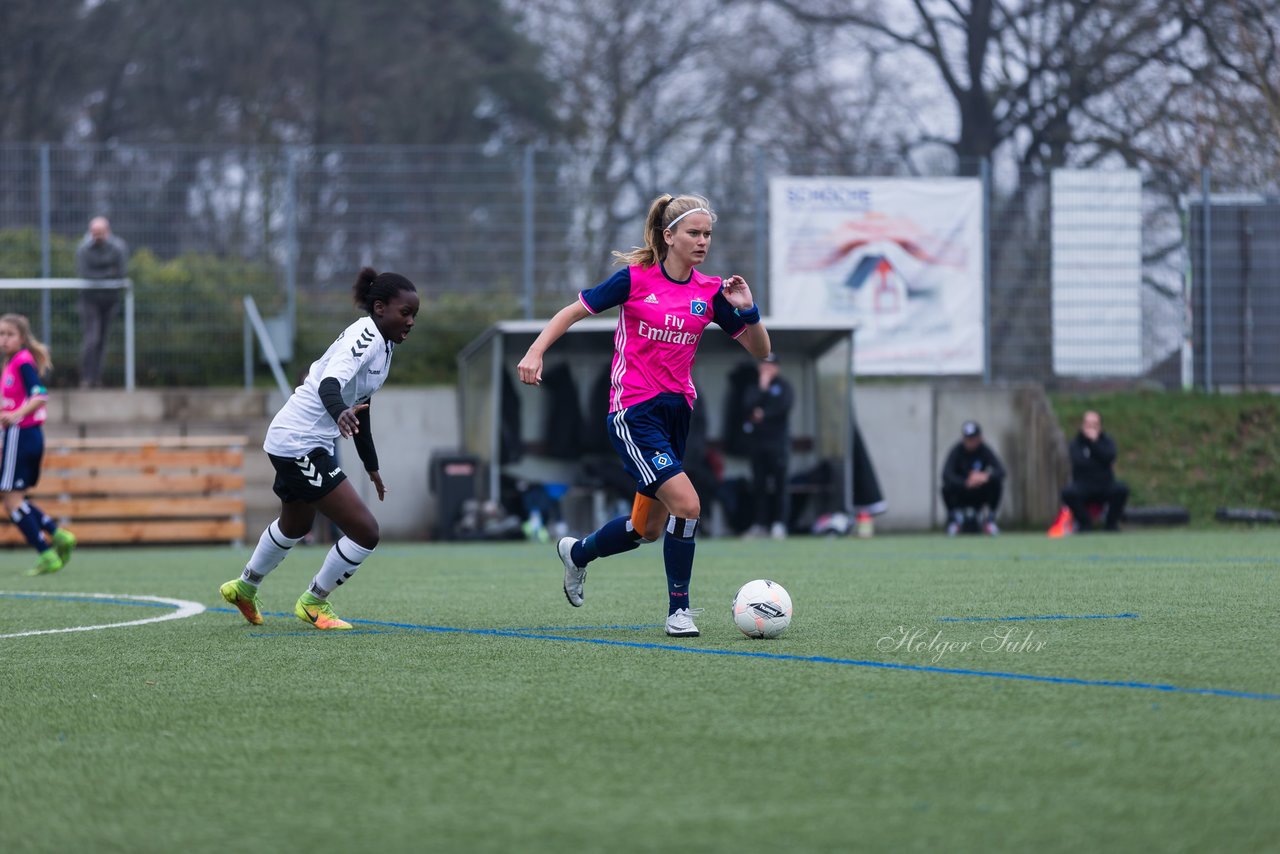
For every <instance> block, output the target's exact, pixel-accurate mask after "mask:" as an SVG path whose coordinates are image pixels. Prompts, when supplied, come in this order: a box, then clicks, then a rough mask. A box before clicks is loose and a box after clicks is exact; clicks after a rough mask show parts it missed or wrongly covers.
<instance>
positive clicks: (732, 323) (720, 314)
mask: <svg viewBox="0 0 1280 854" xmlns="http://www.w3.org/2000/svg"><path fill="white" fill-rule="evenodd" d="M578 299H579V300H580V301H581V302H582V304H583V306H585V307H586V309H587V311H589V312H591V313H592V314H599V313H600V312H602V311H605V310H606V309H609V308H612V307H613V306H615V305H616V306H621V309H620V311H619V315H618V329H617V332H615V333H614V338H613V343H614V354H613V369H612V371H611V374H610V390H609V411H610V412H617V411H618V410H620V409H626V408H627V407H628V406H631V405H633V404H636V403H639V402H641V401H644V400H649V399H650V398H652V397H655V396H657V395H659V394H662V393H663V392H674V393H676V394H683V395H684V396H685V399H686V400H687V401H689V405H690V406H693V401H694V399H696V398H697V396H698V392H697V389H695V388H694V386H693V376H692V372H693V359H694V356H695V355H696V354H697V350H698V342H699V341H701V340H702V332H703V330H705V329H706V328H707V324H709V323H711V322H712V321H715V322H716V324H718V325H719V326H720V328H721V329H723V330H724V331H725V333H726V334H728V335H729V336H730V337H732V338H737V337H738V336H739V335H741V334H742V333H743V331H744V330H745V329H746V328H747V327H746V324H744V323H743V322H742V319H741V318H739V317H738V316H737V315H736V314H734V313H733V307H732V306H730V305H729V301H728V300H726V299H725V298H724V295H723V294H721V293H720V279H718V278H716V277H713V276H706V275H703V274H702V273H699V272H698V271H697V270H694V271H692V273H691V274H690V276H689V280H688V281H687V282H676V281H672V280H671V279H669V278H667V275H666V273H665V272H664V271H663V269H662V265H660V264H659V265H655V266H653V267H628V268H627V269H626V270H619V271H618V272H617V273H616V274H614V275H613V276H612V277H611V278H610V279H609V280H608V281H605V282H603V283H601V284H599V285H596V286H595V287H594V288H591V289H589V290H585V291H583V292H582V293H580V294H578Z"/></svg>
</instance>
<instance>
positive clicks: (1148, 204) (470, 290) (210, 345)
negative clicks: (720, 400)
mask: <svg viewBox="0 0 1280 854" xmlns="http://www.w3.org/2000/svg"><path fill="white" fill-rule="evenodd" d="M689 164H691V165H684V166H681V167H678V168H679V173H680V174H678V175H674V174H670V170H673V169H676V168H677V167H674V166H672V165H671V164H669V163H667V162H665V161H662V160H659V159H657V158H655V159H654V161H653V162H636V161H635V160H634V159H628V157H627V155H625V154H622V153H615V152H600V151H591V150H577V149H573V150H570V149H554V150H548V149H539V148H515V147H510V148H503V147H497V148H473V147H466V148H463V147H343V148H284V149H282V148H225V147H220V148H212V147H198V146H150V147H130V146H111V147H85V146H75V147H71V146H60V145H3V146H0V277H2V278H31V277H69V276H73V275H74V266H73V258H72V256H73V252H74V248H75V245H76V243H77V242H78V241H79V240H80V239H81V237H82V236H83V234H84V232H85V228H86V225H87V223H88V221H89V219H90V218H91V217H93V216H96V215H105V216H108V217H109V218H110V220H111V224H112V228H113V231H114V232H115V233H116V234H117V235H118V236H120V237H122V238H123V239H125V240H126V241H127V242H128V244H129V246H130V249H131V251H132V262H131V267H130V271H129V272H130V277H131V278H132V279H133V281H134V282H135V287H136V298H137V333H138V348H139V352H138V366H137V367H138V382H139V384H140V385H143V386H146V385H210V384H213V385H232V384H237V383H239V382H242V381H243V365H242V356H241V348H240V346H239V342H240V340H241V335H242V329H243V322H244V320H243V311H244V309H243V305H244V303H243V298H244V296H246V295H250V296H253V297H255V299H256V300H257V302H258V304H259V305H260V306H261V307H262V308H263V312H264V314H266V315H268V320H269V321H270V320H271V316H273V315H274V316H275V319H276V320H275V323H270V322H269V323H268V325H269V326H271V327H272V328H273V329H276V330H277V331H282V341H281V342H279V343H281V344H282V347H281V349H283V350H284V351H285V354H286V355H288V354H289V353H290V352H291V351H296V355H295V359H294V362H293V364H292V365H291V370H292V371H293V372H294V373H299V372H300V371H301V370H302V369H303V368H305V364H304V363H303V360H304V359H305V358H309V357H311V356H312V355H314V354H315V353H318V352H320V350H322V349H323V347H324V346H325V345H326V344H327V342H328V340H329V339H330V338H331V337H332V335H333V333H334V331H335V330H336V329H337V328H339V327H340V326H341V325H342V324H343V323H345V322H347V321H348V320H349V319H351V318H352V317H354V313H353V311H352V309H351V307H350V305H349V301H348V299H347V294H348V288H349V286H350V283H351V282H352V281H353V280H354V276H355V272H356V270H357V269H358V267H359V266H361V265H362V264H372V265H374V266H376V267H378V268H380V269H393V270H397V271H400V272H403V273H405V274H406V275H408V276H410V278H412V279H413V280H414V281H416V282H417V283H418V284H419V286H420V288H421V289H422V290H423V291H424V292H425V295H426V296H427V298H428V302H427V306H428V308H427V311H426V312H424V315H423V317H422V318H421V322H420V329H421V330H422V331H423V332H424V333H426V334H425V335H424V336H422V337H425V338H427V339H428V345H427V346H425V347H423V348H422V350H421V354H420V355H419V357H418V358H419V362H418V363H417V364H416V367H415V368H414V369H413V370H412V371H410V372H408V373H407V374H406V372H404V371H403V370H399V371H398V372H397V373H398V375H399V377H401V378H406V377H409V376H412V377H414V378H419V379H421V378H428V379H440V380H447V379H448V378H449V377H450V376H451V375H452V371H453V369H454V364H453V361H452V354H453V353H455V352H456V351H457V350H458V349H460V346H461V344H462V343H465V341H466V340H468V339H469V338H470V337H471V336H472V335H473V334H475V333H476V332H477V331H478V330H479V329H481V328H482V327H483V326H484V325H486V324H487V323H488V322H490V321H492V320H496V319H500V318H519V317H546V316H549V315H550V314H551V313H552V312H554V311H555V310H556V309H558V308H559V307H560V306H562V305H563V304H565V303H566V302H567V301H568V300H569V299H571V298H572V295H573V293H574V292H575V291H576V290H577V289H579V288H582V287H586V286H589V285H591V284H593V283H594V282H595V281H598V280H600V279H602V278H604V277H605V276H606V275H607V274H608V273H609V271H610V259H609V250H610V249H615V248H619V249H623V248H627V247H630V246H632V245H634V244H635V243H636V242H637V241H638V239H639V236H640V222H641V219H642V217H643V214H644V210H645V207H646V205H647V203H648V201H649V199H650V198H652V196H654V195H656V194H657V193H658V192H663V191H672V190H674V191H682V190H689V189H691V190H694V191H698V192H703V193H705V194H706V195H708V196H709V197H710V198H712V199H713V200H714V202H715V204H716V207H717V209H718V211H719V213H720V221H719V223H718V224H717V228H716V247H715V251H714V252H715V262H716V264H715V266H716V267H717V269H729V268H732V269H734V270H737V271H742V272H744V274H746V275H747V276H749V277H750V280H751V281H752V283H753V288H754V289H755V290H757V292H758V293H759V295H760V296H761V298H762V300H763V302H764V304H765V305H766V307H767V306H768V296H769V281H768V271H769V256H768V253H769V235H768V229H769V220H768V216H769V211H768V181H769V179H770V178H771V177H774V176H782V175H843V174H848V172H849V170H848V168H847V167H846V166H845V164H842V163H839V162H833V161H829V160H824V159H822V158H819V157H816V156H815V157H810V158H802V159H797V158H789V157H785V156H783V155H781V154H779V153H777V152H772V151H768V150H764V149H758V148H740V149H735V148H726V149H714V150H710V151H707V152H705V154H704V155H703V156H700V157H698V158H695V159H693V160H691V161H689ZM963 169H964V171H965V173H966V174H970V175H979V176H981V177H982V178H983V180H984V182H985V183H984V192H985V194H986V197H987V200H988V203H987V208H986V216H985V221H984V240H985V246H986V250H985V251H986V255H987V259H988V264H987V267H986V269H987V275H986V278H987V281H986V282H985V283H984V288H985V292H986V296H987V311H986V316H987V323H986V335H987V344H986V350H987V354H988V358H987V366H986V369H985V371H984V373H983V378H984V379H988V380H993V381H1002V380H1028V379H1029V380H1037V381H1041V382H1045V383H1049V384H1053V383H1056V382H1060V381H1064V380H1076V379H1080V378H1084V379H1107V378H1115V377H1122V378H1124V379H1127V380H1134V379H1142V378H1152V379H1155V380H1157V381H1159V382H1161V383H1162V384H1165V385H1173V386H1177V385H1182V384H1194V385H1197V386H1205V387H1220V386H1231V387H1237V386H1265V387H1270V386H1280V354H1277V352H1276V348H1275V347H1274V346H1271V342H1273V341H1275V340H1276V333H1277V332H1280V291H1278V288H1280V285H1278V284H1277V282H1278V281H1280V278H1278V277H1277V276H1276V275H1275V273H1276V272H1277V270H1276V267H1277V266H1280V257H1278V256H1280V233H1278V231H1280V228H1278V226H1280V205H1278V204H1277V203H1276V202H1275V201H1273V200H1267V199H1264V198H1259V197H1255V196H1250V195H1241V194H1240V193H1233V194H1231V195H1227V194H1225V193H1224V192H1223V190H1224V189H1225V190H1232V191H1235V190H1239V189H1241V188H1215V187H1213V186H1212V182H1211V181H1209V180H1207V176H1206V180H1205V181H1204V182H1203V183H1202V184H1200V185H1196V186H1181V185H1180V184H1179V183H1178V182H1177V181H1174V180H1172V179H1170V178H1169V176H1147V177H1145V178H1142V179H1135V181H1137V183H1136V184H1134V185H1133V186H1127V187H1120V188H1117V189H1115V190H1114V191H1112V190H1108V189H1107V185H1106V183H1105V182H1103V184H1102V185H1099V186H1096V187H1093V188H1092V189H1090V188H1087V187H1086V188H1085V190H1079V188H1077V191H1076V192H1075V195H1074V196H1071V195H1069V194H1068V195H1066V196H1063V195H1062V194H1061V188H1059V187H1057V186H1056V185H1055V182H1054V180H1053V179H1052V178H1051V177H1049V176H1038V175H1031V174H1020V173H1017V172H1012V171H1011V172H1009V173H1008V174H1005V173H1004V172H1002V171H1001V170H1000V169H996V170H995V171H994V173H993V172H992V170H991V169H989V168H987V166H986V165H985V164H964V165H963ZM1135 188H1136V189H1135ZM1243 189H1245V190H1247V189H1248V188H1243ZM1064 198H1069V199H1074V202H1073V203H1074V204H1075V205H1076V211H1075V213H1076V220H1075V221H1076V222H1079V223H1083V225H1082V227H1081V228H1080V229H1077V230H1076V231H1075V232H1071V231H1070V230H1064V228H1063V227H1061V226H1062V223H1063V222H1064V221H1065V217H1064V215H1063V213H1062V212H1063V211H1064V210H1067V209H1069V208H1068V206H1067V205H1066V203H1064V202H1063V201H1062V199H1064ZM1055 199H1057V201H1056V202H1055ZM1135 206H1136V211H1135ZM1095 209H1096V210H1095ZM1117 210H1118V211H1120V212H1121V213H1123V212H1124V210H1127V211H1128V214H1129V215H1128V216H1127V217H1126V218H1125V221H1126V222H1127V223H1129V225H1128V226H1126V228H1128V229H1129V230H1130V231H1134V226H1133V223H1134V222H1137V223H1139V224H1138V225H1137V226H1136V231H1134V233H1135V234H1136V236H1135V237H1134V238H1133V239H1132V240H1131V241H1130V242H1131V243H1133V244H1134V245H1133V246H1129V247H1128V249H1127V250H1126V251H1129V252H1130V254H1132V255H1133V257H1134V258H1136V259H1137V260H1136V266H1134V265H1133V264H1130V265H1129V268H1126V267H1125V265H1124V264H1122V263H1119V262H1117V261H1116V257H1117V256H1116V252H1117V249H1116V245H1115V240H1116V239H1118V238H1116V237H1115V235H1116V234H1118V233H1119V231H1120V229H1118V228H1116V229H1112V228H1110V226H1109V225H1108V222H1109V220H1108V219H1107V217H1108V216H1109V215H1111V213H1112V212H1115V211H1117ZM1206 212H1207V216H1206ZM1135 214H1136V216H1135ZM1073 235H1074V236H1073ZM1125 239H1126V240H1128V239H1129V238H1125ZM1091 241H1092V242H1091ZM1135 246H1136V249H1135ZM1125 269H1129V272H1127V273H1125V272H1123V271H1124V270H1125ZM1064 270H1067V273H1066V274H1064V272H1063V271H1064ZM1091 271H1092V272H1091ZM1117 271H1121V272H1119V273H1118V272H1117ZM1067 274H1069V275H1067ZM1117 275H1119V276H1121V277H1122V278H1123V279H1124V281H1117V280H1115V278H1114V277H1115V276H1117ZM1064 276H1066V278H1064ZM1070 276H1074V277H1075V278H1074V279H1071V282H1072V284H1071V287H1070V288H1065V289H1064V285H1063V282H1064V281H1067V279H1070ZM1119 290H1124V291H1125V293H1126V294H1129V297H1127V299H1129V303H1123V302H1118V301H1117V299H1116V293H1117V292H1118V291H1119ZM4 299H5V300H6V301H7V302H8V304H7V305H5V306H4V307H3V309H4V310H5V311H10V310H16V311H21V312H23V313H26V314H28V315H29V316H31V317H32V319H33V323H34V325H35V328H36V329H37V330H38V331H41V332H43V334H44V335H45V336H46V337H47V338H48V339H49V342H50V344H51V345H52V348H53V351H54V358H55V365H56V366H57V370H56V374H55V377H54V379H53V382H54V384H73V383H74V382H75V380H76V367H75V357H74V354H75V352H76V349H77V346H78V340H79V331H78V326H77V317H76V314H77V313H76V307H75V304H74V301H73V298H72V297H69V296H67V295H66V294H65V293H60V292H56V291H55V292H51V293H49V294H44V295H42V294H39V293H36V292H22V293H16V292H13V293H6V295H5V297H4ZM1067 317H1075V318H1076V320H1075V327H1074V329H1075V331H1074V332H1072V330H1071V329H1064V326H1065V321H1064V318H1067ZM1091 317H1096V322H1092V323H1091V322H1090V321H1089V318H1091ZM295 319H296V321H295ZM1113 329H1114V330H1118V331H1116V332H1114V333H1113V332H1112V331H1111V330H1113ZM1073 334H1074V335H1076V336H1077V337H1076V338H1075V339H1072V337H1071V336H1072V335H1073ZM121 337H122V336H121V334H120V332H119V328H118V327H117V330H116V331H115V333H113V335H112V338H111V344H110V346H109V349H108V354H107V367H108V379H111V378H112V377H114V379H115V381H116V382H119V381H120V378H121V377H122V373H123V365H124V354H123V353H122V352H121ZM1113 337H1119V338H1124V339H1125V342H1126V346H1127V348H1128V349H1127V350H1125V351H1124V355H1123V356H1122V357H1117V355H1116V352H1118V351H1116V350H1115V348H1114V347H1112V346H1111V343H1112V342H1111V338H1113ZM1063 348H1066V349H1063ZM408 349H409V351H410V352H409V353H408V354H406V355H407V356H409V358H410V361H412V359H413V358H414V357H413V356H412V353H413V351H414V349H415V348H408ZM1068 350H1069V351H1070V353H1071V354H1073V355H1071V356H1070V358H1067V357H1065V356H1064V355H1063V353H1065V352H1067V351H1068ZM264 377H265V373H264Z"/></svg>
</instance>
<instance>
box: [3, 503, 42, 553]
mask: <svg viewBox="0 0 1280 854" xmlns="http://www.w3.org/2000/svg"><path fill="white" fill-rule="evenodd" d="M9 518H10V519H12V520H13V524H15V525H17V526H18V530H19V531H21V532H22V536H23V537H25V538H26V541H27V542H28V543H30V545H31V548H33V549H35V550H36V551H38V552H47V551H48V550H49V543H48V541H47V540H45V538H44V532H43V531H41V530H40V519H39V518H38V517H37V516H36V514H34V513H32V512H31V508H30V507H28V506H27V502H25V501H24V502H22V503H21V504H19V505H18V506H17V507H15V508H14V510H13V512H12V513H10V514H9Z"/></svg>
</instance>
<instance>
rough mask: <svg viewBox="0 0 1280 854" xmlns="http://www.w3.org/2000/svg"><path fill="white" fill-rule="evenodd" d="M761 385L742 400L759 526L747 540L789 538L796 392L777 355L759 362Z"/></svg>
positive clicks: (769, 356)
mask: <svg viewBox="0 0 1280 854" xmlns="http://www.w3.org/2000/svg"><path fill="white" fill-rule="evenodd" d="M757 371H758V375H759V381H758V382H757V383H756V384H755V385H753V386H750V387H748V388H747V390H746V392H745V394H744V397H743V402H742V406H743V411H744V412H745V413H746V421H745V423H743V425H742V431H743V433H744V434H745V435H746V446H747V449H748V450H747V456H748V457H749V458H750V460H751V478H752V486H753V490H752V491H753V493H754V497H755V507H756V524H755V525H753V526H752V527H751V528H750V529H749V530H748V531H747V534H746V535H747V536H763V535H764V534H765V532H766V531H767V532H768V534H769V536H771V537H773V538H774V539H777V540H780V539H784V538H785V537H786V536H787V524H786V519H787V515H788V514H787V511H788V507H787V466H788V459H787V458H788V456H789V453H790V450H791V429H790V425H789V423H788V422H789V421H790V418H791V406H792V404H793V403H794V402H795V392H794V391H793V390H792V388H791V383H789V382H787V380H786V379H784V378H783V377H782V376H781V374H780V373H779V369H778V354H777V353H770V354H769V355H767V356H765V357H764V358H763V359H761V360H760V362H759V365H758V368H757Z"/></svg>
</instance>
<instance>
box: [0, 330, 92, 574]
mask: <svg viewBox="0 0 1280 854" xmlns="http://www.w3.org/2000/svg"><path fill="white" fill-rule="evenodd" d="M0 359H3V364H4V368H3V370H2V371H0V391H3V393H4V410H3V411H0V427H2V428H3V429H4V450H3V453H0V460H2V461H3V462H0V502H2V503H3V504H4V509H5V512H6V513H7V514H9V518H10V519H11V520H13V524H15V525H17V526H18V530H20V531H21V532H22V536H23V537H25V538H26V540H27V542H28V543H30V544H31V547H32V548H33V549H35V550H36V552H37V553H38V554H39V555H40V557H39V558H38V560H37V561H36V565H35V566H34V567H33V568H32V569H31V570H29V571H28V572H27V574H28V575H41V574H43V573H46V572H57V571H58V570H60V569H62V567H63V566H64V565H65V564H66V563H67V561H69V560H71V552H72V550H73V549H75V547H76V538H75V536H74V535H73V534H72V533H71V532H70V531H68V530H67V529H65V528H59V527H58V525H57V523H56V522H54V521H53V519H51V518H49V516H48V514H46V513H45V512H44V511H43V510H41V509H40V508H39V507H37V506H36V505H35V504H32V503H31V501H30V500H29V499H28V498H27V491H28V490H30V489H31V488H33V487H34V486H35V485H36V482H37V481H39V480H40V463H41V461H42V460H43V459H44V428H43V427H42V426H41V425H43V424H44V419H45V403H46V401H47V400H48V392H46V391H45V387H44V383H43V382H42V381H41V379H40V378H41V376H42V375H43V374H45V373H47V372H48V371H49V369H50V368H51V367H53V363H52V361H51V360H50V359H49V348H48V347H46V346H45V345H43V344H41V343H40V342H39V341H37V340H36V338H35V336H34V335H32V334H31V324H30V323H28V322H27V319H26V318H25V317H23V316H22V315H21V314H6V315H4V316H2V317H0Z"/></svg>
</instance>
